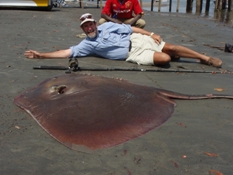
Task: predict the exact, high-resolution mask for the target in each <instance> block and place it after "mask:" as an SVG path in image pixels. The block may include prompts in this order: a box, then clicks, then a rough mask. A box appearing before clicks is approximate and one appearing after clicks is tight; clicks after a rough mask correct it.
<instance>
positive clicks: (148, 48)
mask: <svg viewBox="0 0 233 175" xmlns="http://www.w3.org/2000/svg"><path fill="white" fill-rule="evenodd" d="M130 40H131V42H132V48H131V51H130V52H129V55H128V58H127V59H126V61H129V62H132V63H137V64H139V65H154V53H155V52H162V49H163V47H164V45H165V42H164V41H162V42H161V43H160V44H159V45H158V44H156V43H155V41H154V40H153V39H152V38H151V37H150V36H147V35H142V34H138V33H133V34H132V35H131V36H130Z"/></svg>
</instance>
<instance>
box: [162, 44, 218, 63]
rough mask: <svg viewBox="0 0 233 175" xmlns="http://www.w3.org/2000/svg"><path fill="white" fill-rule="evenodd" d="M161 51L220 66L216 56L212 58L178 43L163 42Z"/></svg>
mask: <svg viewBox="0 0 233 175" xmlns="http://www.w3.org/2000/svg"><path fill="white" fill-rule="evenodd" d="M162 52H164V53H166V54H168V55H173V56H180V57H184V58H193V59H199V60H200V61H201V63H203V64H208V65H211V66H214V67H221V65H222V61H221V60H220V59H218V58H213V57H209V56H206V55H203V54H200V53H198V52H196V51H194V50H191V49H188V48H187V47H183V46H180V45H172V44H169V43H165V45H164V47H163V49H162Z"/></svg>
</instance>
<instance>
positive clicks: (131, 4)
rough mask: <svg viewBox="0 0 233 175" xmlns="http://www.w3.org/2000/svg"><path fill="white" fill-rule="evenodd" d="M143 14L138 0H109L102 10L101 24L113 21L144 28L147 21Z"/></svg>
mask: <svg viewBox="0 0 233 175" xmlns="http://www.w3.org/2000/svg"><path fill="white" fill-rule="evenodd" d="M134 15H135V16H134ZM142 15H143V11H142V8H141V6H140V4H139V2H138V0H107V1H106V3H105V6H104V8H103V10H102V12H101V19H100V20H99V24H103V23H104V22H107V21H111V22H114V23H118V24H122V23H124V24H130V25H131V26H135V27H139V28H144V27H145V25H146V22H145V20H143V19H141V17H142Z"/></svg>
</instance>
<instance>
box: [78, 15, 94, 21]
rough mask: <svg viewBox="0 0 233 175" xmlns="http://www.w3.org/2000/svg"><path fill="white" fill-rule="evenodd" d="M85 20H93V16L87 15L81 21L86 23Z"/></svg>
mask: <svg viewBox="0 0 233 175" xmlns="http://www.w3.org/2000/svg"><path fill="white" fill-rule="evenodd" d="M85 19H92V15H85V16H82V17H81V18H80V21H84V20H85Z"/></svg>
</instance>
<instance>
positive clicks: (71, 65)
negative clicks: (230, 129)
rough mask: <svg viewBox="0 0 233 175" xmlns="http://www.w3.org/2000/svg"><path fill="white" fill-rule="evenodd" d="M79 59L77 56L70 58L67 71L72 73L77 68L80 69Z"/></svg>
mask: <svg viewBox="0 0 233 175" xmlns="http://www.w3.org/2000/svg"><path fill="white" fill-rule="evenodd" d="M78 69H79V67H78V59H77V58H71V59H69V67H68V70H67V71H66V73H71V72H74V71H76V70H78Z"/></svg>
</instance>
